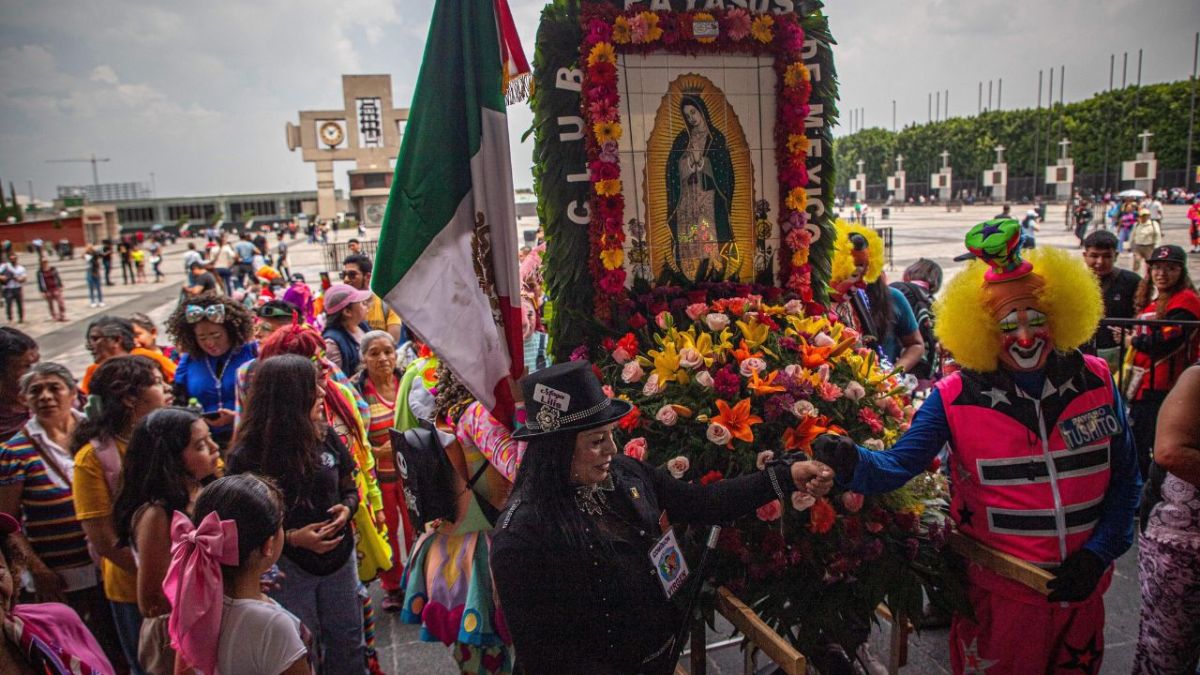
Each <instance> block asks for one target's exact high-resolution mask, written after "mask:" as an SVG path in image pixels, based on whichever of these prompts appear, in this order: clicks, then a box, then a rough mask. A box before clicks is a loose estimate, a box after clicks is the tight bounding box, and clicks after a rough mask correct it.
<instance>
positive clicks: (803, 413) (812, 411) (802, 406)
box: [792, 400, 817, 419]
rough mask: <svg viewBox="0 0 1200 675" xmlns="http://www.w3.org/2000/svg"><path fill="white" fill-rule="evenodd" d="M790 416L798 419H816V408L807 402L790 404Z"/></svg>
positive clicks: (800, 401)
mask: <svg viewBox="0 0 1200 675" xmlns="http://www.w3.org/2000/svg"><path fill="white" fill-rule="evenodd" d="M792 414H793V415H795V416H796V417H798V418H800V419H804V418H805V417H816V416H817V406H815V405H813V404H812V403H811V402H809V401H805V400H799V401H796V402H795V403H793V404H792Z"/></svg>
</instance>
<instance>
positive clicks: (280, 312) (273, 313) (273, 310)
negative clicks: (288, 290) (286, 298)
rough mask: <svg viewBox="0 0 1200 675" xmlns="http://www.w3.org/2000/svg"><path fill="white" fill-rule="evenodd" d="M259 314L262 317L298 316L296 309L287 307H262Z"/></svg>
mask: <svg viewBox="0 0 1200 675" xmlns="http://www.w3.org/2000/svg"><path fill="white" fill-rule="evenodd" d="M258 316H259V318H262V319H290V318H292V317H294V316H296V311H295V310H293V309H287V308H286V307H260V308H259V310H258Z"/></svg>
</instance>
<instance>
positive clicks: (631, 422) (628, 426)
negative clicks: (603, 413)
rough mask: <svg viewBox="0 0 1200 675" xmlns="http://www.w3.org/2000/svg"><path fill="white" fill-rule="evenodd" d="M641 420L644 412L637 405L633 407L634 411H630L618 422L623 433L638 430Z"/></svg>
mask: <svg viewBox="0 0 1200 675" xmlns="http://www.w3.org/2000/svg"><path fill="white" fill-rule="evenodd" d="M641 419H642V411H641V409H640V408H638V407H637V406H636V405H635V406H633V409H632V410H630V411H629V412H628V413H627V414H626V415H625V416H624V417H622V418H621V421H620V422H617V426H618V427H620V428H621V431H626V432H628V431H633V430H634V429H636V428H637V425H638V422H640V421H641Z"/></svg>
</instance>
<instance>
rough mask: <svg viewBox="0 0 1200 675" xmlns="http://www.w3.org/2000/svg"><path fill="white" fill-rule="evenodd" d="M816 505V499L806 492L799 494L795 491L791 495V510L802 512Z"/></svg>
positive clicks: (799, 492)
mask: <svg viewBox="0 0 1200 675" xmlns="http://www.w3.org/2000/svg"><path fill="white" fill-rule="evenodd" d="M816 503H817V498H816V497H814V496H812V495H810V494H808V493H807V492H801V491H799V490H797V491H795V492H793V493H792V508H793V509H796V510H797V511H804V510H805V509H807V508H809V507H811V506H812V505H813V504H816Z"/></svg>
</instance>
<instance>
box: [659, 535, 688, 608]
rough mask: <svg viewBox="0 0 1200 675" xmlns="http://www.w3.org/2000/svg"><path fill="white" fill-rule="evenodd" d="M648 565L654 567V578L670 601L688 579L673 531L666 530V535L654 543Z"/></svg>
mask: <svg viewBox="0 0 1200 675" xmlns="http://www.w3.org/2000/svg"><path fill="white" fill-rule="evenodd" d="M650 563H651V564H652V565H654V576H655V577H656V578H657V579H658V583H660V584H662V588H663V593H665V594H666V596H667V599H668V600H670V599H671V598H672V597H674V595H675V594H676V593H678V592H679V589H680V588H682V587H683V582H685V581H687V578H688V567H687V561H686V560H684V559H683V551H682V550H681V549H680V548H679V541H678V540H676V539H675V531H674V530H667V533H666V534H664V535H663V536H662V537H660V538H659V539H658V541H657V542H655V544H654V547H653V548H651V549H650Z"/></svg>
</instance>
